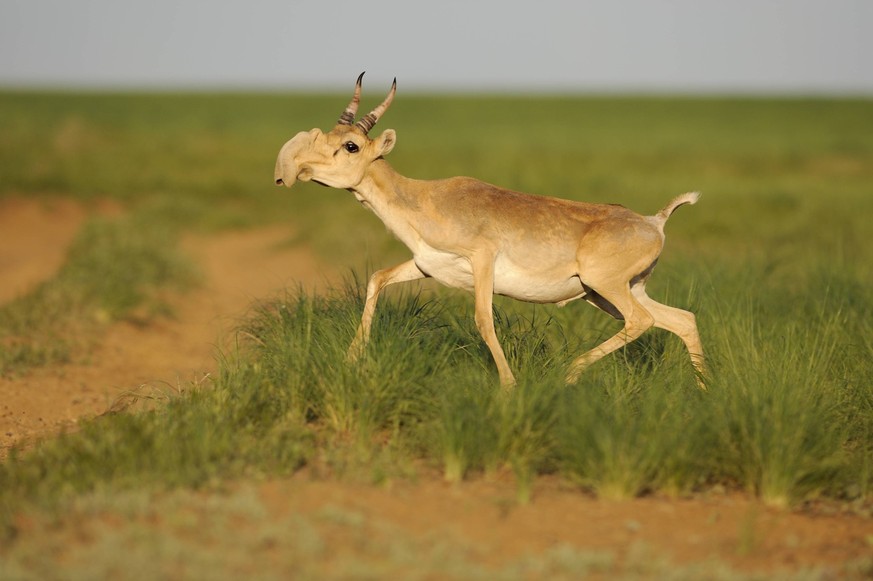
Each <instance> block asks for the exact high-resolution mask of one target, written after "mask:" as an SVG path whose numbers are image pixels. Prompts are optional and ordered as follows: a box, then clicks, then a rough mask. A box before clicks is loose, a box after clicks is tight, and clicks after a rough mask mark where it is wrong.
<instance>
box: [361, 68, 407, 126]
mask: <svg viewBox="0 0 873 581" xmlns="http://www.w3.org/2000/svg"><path fill="white" fill-rule="evenodd" d="M396 92H397V77H395V78H394V82H393V83H391V90H390V91H388V96H387V97H385V100H384V101H382V104H381V105H379V106H378V107H376V108H375V109H373V110H372V111H371V112H369V113H367V114H366V115H364V116H363V117H361V118H360V119H358V122H357V123H355V125H357V126H358V127H359V128H360V129H361V130H362V131H363V132H364V133H365V134H366V133H369V132H370V129H372V128H373V126H374V125H375V124H376V122H377V121H379V117H381V116H382V114H383V113H385V111H386V110H387V109H388V106H389V105H391V101H393V100H394V93H396Z"/></svg>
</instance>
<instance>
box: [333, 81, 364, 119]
mask: <svg viewBox="0 0 873 581" xmlns="http://www.w3.org/2000/svg"><path fill="white" fill-rule="evenodd" d="M365 72H366V71H365ZM363 78H364V73H361V74H360V75H358V80H357V82H356V83H355V94H354V96H353V97H352V100H351V101H350V102H349V104H348V106H347V107H346V110H345V111H343V114H342V115H340V118H339V121H337V124H339V125H351V124H352V123H354V122H355V115H356V114H357V112H358V103H360V102H361V79H363Z"/></svg>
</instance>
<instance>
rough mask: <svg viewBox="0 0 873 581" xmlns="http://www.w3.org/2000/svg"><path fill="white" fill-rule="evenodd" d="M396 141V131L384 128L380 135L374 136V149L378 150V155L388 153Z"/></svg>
mask: <svg viewBox="0 0 873 581" xmlns="http://www.w3.org/2000/svg"><path fill="white" fill-rule="evenodd" d="M396 143H397V133H395V132H394V130H393V129H386V130H385V131H383V132H382V135H380V136H379V137H377V138H376V151H378V152H379V155H380V156H382V155H388V154H389V153H391V150H392V149H394V145H395V144H396Z"/></svg>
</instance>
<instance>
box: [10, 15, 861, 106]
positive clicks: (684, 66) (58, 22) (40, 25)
mask: <svg viewBox="0 0 873 581" xmlns="http://www.w3.org/2000/svg"><path fill="white" fill-rule="evenodd" d="M871 56H873V1H870V0H820V1H815V0H718V1H716V0H613V1H608V0H602V1H597V2H594V1H585V0H576V1H573V0H563V1H558V0H534V1H527V2H522V1H520V0H512V1H504V2H500V1H482V2H477V1H475V0H439V1H433V2H415V1H403V0H366V1H361V2H349V1H347V0H330V1H325V0H318V1H306V2H298V1H294V0H281V1H280V0H247V1H245V2H231V1H229V0H212V1H208V0H149V1H148V2H145V1H138V2H126V1H122V0H75V1H74V0H0V87H4V86H5V87H16V86H76V87H97V88H127V87H134V88H139V87H159V88H172V87H183V88H190V87H195V88H198V87H204V88H276V89H346V88H348V86H349V84H350V83H352V82H354V78H355V77H356V76H357V74H358V73H359V72H360V71H362V70H367V71H368V75H367V80H368V84H370V85H371V86H373V85H376V86H379V85H385V86H387V84H388V83H390V81H391V78H392V77H393V76H395V75H396V76H397V77H398V84H400V85H401V86H402V87H404V88H406V89H410V90H446V91H452V90H465V91H477V90H500V91H515V92H519V91H551V90H559V91H602V90H606V91H625V90H629V91H694V92H701V91H703V92H708V91H730V92H766V93H773V92H778V93H792V92H794V93H796V92H801V93H834V94H844V93H852V94H865V95H873V64H871V62H870V61H871Z"/></svg>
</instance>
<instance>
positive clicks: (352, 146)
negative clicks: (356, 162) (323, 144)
mask: <svg viewBox="0 0 873 581" xmlns="http://www.w3.org/2000/svg"><path fill="white" fill-rule="evenodd" d="M343 147H345V148H346V151H348V152H349V153H358V146H357V145H355V144H354V143H353V142H351V141H346V142H345V144H343Z"/></svg>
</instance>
